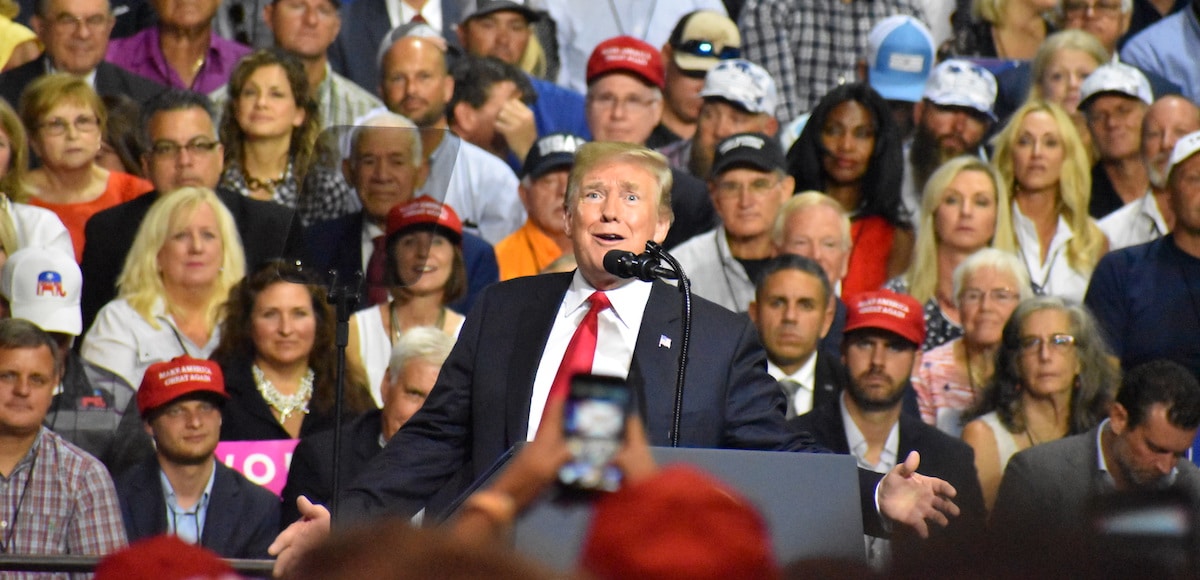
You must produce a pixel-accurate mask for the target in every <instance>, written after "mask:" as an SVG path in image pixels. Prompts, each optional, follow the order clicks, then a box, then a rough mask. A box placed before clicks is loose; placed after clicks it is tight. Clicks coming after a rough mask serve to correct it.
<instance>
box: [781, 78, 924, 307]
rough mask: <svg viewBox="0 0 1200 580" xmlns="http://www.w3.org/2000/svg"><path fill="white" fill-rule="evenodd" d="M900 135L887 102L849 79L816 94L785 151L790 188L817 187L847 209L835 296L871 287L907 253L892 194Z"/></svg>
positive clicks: (904, 262)
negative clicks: (847, 242) (842, 273)
mask: <svg viewBox="0 0 1200 580" xmlns="http://www.w3.org/2000/svg"><path fill="white" fill-rule="evenodd" d="M900 140H901V137H900V129H899V127H897V126H896V122H895V120H894V119H893V118H892V113H891V108H890V107H889V106H888V103H887V101H885V100H884V99H883V97H881V96H879V93H876V92H875V91H874V89H872V88H871V87H870V86H868V85H867V84H866V83H854V84H848V85H841V86H839V87H837V88H835V89H833V90H832V91H829V93H828V94H826V95H825V97H824V98H823V99H821V102H820V103H818V104H817V107H816V108H815V109H813V111H812V115H811V116H810V117H809V119H808V124H807V125H805V126H804V131H802V132H801V133H800V137H799V138H798V139H796V143H795V144H793V145H792V148H791V150H789V151H788V173H790V174H791V175H792V177H794V178H796V191H808V190H815V191H820V192H823V193H825V194H827V195H829V196H830V197H832V198H834V199H836V200H838V202H840V203H841V204H842V207H843V208H845V210H846V212H847V213H849V214H850V216H851V226H850V237H851V239H852V240H853V245H852V247H851V249H850V260H849V266H848V268H847V271H846V277H845V278H843V279H842V289H841V295H842V296H852V295H854V294H857V293H859V292H864V291H868V290H877V289H878V288H879V287H880V286H882V285H883V283H884V282H886V281H887V280H888V279H889V278H892V277H894V276H898V275H900V274H901V273H903V272H904V271H905V270H907V269H908V265H909V262H910V261H911V259H912V250H913V239H914V238H913V230H912V225H911V224H910V222H909V216H908V215H907V212H906V211H905V209H904V204H903V203H902V202H901V200H900V184H901V182H902V180H903V179H902V178H903V173H904V156H903V151H902V148H901V143H900Z"/></svg>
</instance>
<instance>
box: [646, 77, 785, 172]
mask: <svg viewBox="0 0 1200 580" xmlns="http://www.w3.org/2000/svg"><path fill="white" fill-rule="evenodd" d="M700 96H701V97H702V98H703V99H704V104H702V105H701V106H700V117H699V120H698V121H696V134H695V135H694V136H693V137H692V138H691V139H685V140H683V141H679V142H676V143H672V144H670V145H668V146H666V147H663V148H662V149H660V150H659V152H660V153H662V154H663V155H664V156H666V158H667V161H668V162H670V164H671V167H672V168H674V169H677V170H680V171H687V172H688V173H690V174H692V175H694V176H695V177H698V178H700V179H708V177H709V172H710V171H711V169H712V165H713V155H714V152H715V149H716V146H717V142H719V141H721V140H722V139H725V138H726V137H729V136H731V135H733V134H735V133H751V132H757V133H765V134H767V135H768V136H770V137H774V136H775V134H776V133H777V132H778V131H779V123H778V122H777V121H776V120H775V117H774V116H773V115H772V114H771V112H772V111H774V110H775V102H776V98H777V95H776V93H775V80H774V79H772V78H771V75H770V74H767V71H766V69H764V68H763V67H761V66H758V65H756V64H754V63H752V62H750V61H748V60H745V59H740V58H739V59H733V60H725V61H721V62H720V63H718V64H717V65H716V66H714V67H713V68H712V69H710V70H709V71H708V74H707V75H705V77H704V88H703V89H701V91H700Z"/></svg>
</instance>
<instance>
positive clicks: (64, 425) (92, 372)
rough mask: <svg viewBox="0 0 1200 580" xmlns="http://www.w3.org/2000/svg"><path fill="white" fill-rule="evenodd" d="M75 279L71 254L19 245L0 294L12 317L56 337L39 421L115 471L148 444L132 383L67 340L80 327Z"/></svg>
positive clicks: (0, 280)
mask: <svg viewBox="0 0 1200 580" xmlns="http://www.w3.org/2000/svg"><path fill="white" fill-rule="evenodd" d="M82 286H83V276H82V274H80V271H79V265H78V264H76V263H75V260H74V258H73V257H72V255H71V254H66V253H63V252H61V251H58V250H56V249H48V248H23V249H21V250H18V251H16V252H14V253H13V254H12V255H11V256H9V257H8V261H7V262H5V263H4V268H3V270H0V294H3V296H4V299H5V300H6V301H7V302H8V307H9V312H11V316H12V318H21V319H24V320H28V321H29V322H32V323H34V324H36V325H37V326H38V328H41V329H42V330H44V331H45V332H46V333H47V334H49V335H50V337H51V338H52V339H54V341H55V342H56V343H57V344H58V364H59V365H60V367H61V368H62V369H63V372H62V377H61V381H60V383H59V389H57V391H56V393H55V395H54V400H53V401H52V402H51V404H50V412H49V413H48V414H47V416H46V420H45V421H44V423H45V425H46V427H48V428H50V429H51V430H53V431H54V432H55V433H58V434H59V435H60V436H62V438H63V439H66V440H67V441H70V442H71V443H74V444H75V445H77V446H79V447H80V448H81V449H83V450H84V451H87V452H88V453H91V454H92V455H94V456H95V457H96V458H97V459H99V460H100V461H102V462H104V465H105V466H106V467H108V470H109V471H110V472H111V473H120V472H121V471H122V470H124V468H126V467H129V466H130V465H133V464H134V463H136V462H137V461H138V460H139V459H141V458H143V457H146V456H148V455H149V454H151V453H153V448H152V447H151V445H150V439H149V438H148V437H146V434H145V433H144V432H143V431H142V429H141V421H139V420H138V416H137V408H136V407H135V406H134V401H133V395H134V390H133V387H131V386H130V385H129V384H128V383H126V382H125V381H124V380H123V379H121V378H120V377H118V376H117V375H115V374H113V373H112V372H110V371H108V370H106V369H103V368H100V367H98V366H95V365H93V364H91V363H89V362H87V361H85V360H83V357H81V356H79V353H77V352H75V351H74V350H72V348H71V346H72V344H73V343H74V341H75V338H76V337H77V336H79V335H80V334H82V331H83V322H82V315H81V314H80V306H79V304H80V294H81V292H82Z"/></svg>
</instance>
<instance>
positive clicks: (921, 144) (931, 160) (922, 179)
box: [908, 123, 979, 194]
mask: <svg viewBox="0 0 1200 580" xmlns="http://www.w3.org/2000/svg"><path fill="white" fill-rule="evenodd" d="M949 139H958V142H959V143H960V144H961V145H962V148H961V150H960V149H959V147H958V146H948V145H945V144H943V140H939V139H938V138H937V136H936V135H934V134H933V133H930V132H929V129H927V128H925V126H924V125H922V124H920V123H918V124H917V127H916V129H915V130H914V132H913V141H912V146H911V147H910V148H909V151H908V160H909V163H911V164H912V169H913V183H914V184H916V189H917V193H918V194H920V193H921V192H922V191H923V190H924V189H925V183H926V182H928V181H929V176H930V175H933V172H934V171H937V168H938V167H941V166H942V164H943V163H945V162H947V161H949V160H951V159H953V158H955V157H958V156H959V155H964V154H967V153H972V154H973V151H974V150H975V149H976V148H978V147H979V143H965V142H963V141H962V140H961V139H959V138H958V137H957V136H951V137H948V138H947V139H946V140H949Z"/></svg>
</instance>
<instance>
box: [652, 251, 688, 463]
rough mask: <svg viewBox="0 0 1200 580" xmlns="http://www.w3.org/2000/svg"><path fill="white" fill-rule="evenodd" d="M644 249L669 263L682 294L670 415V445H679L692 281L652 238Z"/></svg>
mask: <svg viewBox="0 0 1200 580" xmlns="http://www.w3.org/2000/svg"><path fill="white" fill-rule="evenodd" d="M646 251H647V252H649V253H650V254H652V255H654V256H655V257H657V258H659V259H661V260H663V261H665V262H666V263H668V264H670V265H671V267H672V268H673V269H674V270H675V272H674V274H675V275H676V276H677V277H678V278H679V292H680V293H682V294H683V332H682V336H681V337H680V343H681V344H680V346H679V371H678V374H677V375H676V376H675V408H674V412H673V414H672V415H671V447H679V432H680V424H681V422H682V420H683V385H684V379H685V378H686V377H687V363H688V346H689V345H690V344H691V341H692V281H691V280H689V279H688V277H687V274H685V273H684V272H683V266H680V265H679V261H678V260H676V259H675V257H674V256H672V255H671V254H669V253H668V252H667V250H666V249H664V248H663V247H662V246H660V245H658V244H657V243H655V242H654V241H653V240H650V241H647V242H646Z"/></svg>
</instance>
